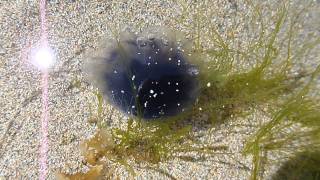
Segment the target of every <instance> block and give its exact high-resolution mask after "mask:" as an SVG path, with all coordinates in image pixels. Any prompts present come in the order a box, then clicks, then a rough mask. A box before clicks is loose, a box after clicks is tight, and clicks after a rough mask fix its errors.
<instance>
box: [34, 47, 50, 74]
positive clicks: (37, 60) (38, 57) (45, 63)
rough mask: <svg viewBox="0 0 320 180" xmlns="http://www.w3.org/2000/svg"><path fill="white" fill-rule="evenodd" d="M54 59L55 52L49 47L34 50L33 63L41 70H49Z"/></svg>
mask: <svg viewBox="0 0 320 180" xmlns="http://www.w3.org/2000/svg"><path fill="white" fill-rule="evenodd" d="M54 61H55V58H54V52H53V50H52V49H51V48H49V47H40V48H36V49H34V50H33V52H32V59H31V63H32V64H33V65H34V66H35V67H36V68H38V69H39V70H41V71H46V70H48V69H49V68H50V67H51V66H52V65H53V64H54Z"/></svg>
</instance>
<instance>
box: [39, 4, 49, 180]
mask: <svg viewBox="0 0 320 180" xmlns="http://www.w3.org/2000/svg"><path fill="white" fill-rule="evenodd" d="M40 18H41V41H40V46H43V47H48V44H49V43H48V35H47V20H46V0H40ZM48 79H49V73H48V70H47V69H45V70H43V71H42V78H41V86H42V106H43V107H42V116H41V137H40V160H39V161H40V162H39V163H40V169H39V174H40V175H39V179H40V180H45V179H46V177H47V173H48V162H47V159H48V157H47V153H48V149H49V142H48V121H49V108H48Z"/></svg>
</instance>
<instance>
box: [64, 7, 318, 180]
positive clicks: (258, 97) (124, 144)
mask: <svg viewBox="0 0 320 180" xmlns="http://www.w3.org/2000/svg"><path fill="white" fill-rule="evenodd" d="M179 3H180V5H181V7H183V11H182V12H183V13H182V15H181V17H179V18H177V22H178V23H180V24H183V23H184V21H185V19H184V17H186V16H189V15H190V14H192V15H191V16H192V18H193V20H194V21H193V23H194V24H192V25H188V26H187V27H188V28H190V29H192V30H191V31H190V32H191V34H187V36H190V37H191V39H192V41H193V42H194V47H193V52H192V54H193V56H194V57H196V58H194V59H197V61H196V62H194V63H196V64H197V65H198V66H199V68H200V75H199V82H200V84H201V90H200V92H201V93H200V97H199V99H198V101H197V102H196V103H195V104H194V106H193V107H192V109H190V110H189V111H186V112H184V113H182V114H180V115H178V116H176V117H173V118H169V119H166V120H164V121H163V120H159V121H152V122H145V121H143V120H141V119H140V118H135V119H133V118H130V119H129V120H128V124H127V126H126V128H109V127H107V126H106V124H105V123H104V119H105V118H107V117H106V116H104V115H103V113H102V111H103V110H102V108H103V105H102V102H103V100H102V96H101V94H99V93H96V95H97V98H98V102H99V103H98V113H97V115H96V116H95V117H94V118H93V119H95V122H97V124H98V127H99V130H98V132H97V134H96V135H95V136H94V138H92V139H89V140H87V141H85V142H84V143H83V145H82V152H83V155H84V157H85V159H86V161H87V162H88V163H89V164H90V165H92V166H93V167H92V169H91V170H90V171H88V173H87V174H76V175H70V176H67V175H65V176H66V177H68V178H70V179H73V178H77V177H84V179H86V178H87V179H90V178H91V177H95V178H96V177H105V176H106V175H105V174H106V172H105V171H102V170H100V169H102V168H101V167H105V162H104V161H103V160H102V159H103V158H107V159H108V160H110V161H112V162H115V163H118V164H121V165H124V166H125V167H126V168H127V169H128V171H129V172H130V173H131V174H133V175H134V174H135V173H134V170H133V168H132V167H131V165H130V163H129V162H131V160H133V161H134V162H135V163H137V164H139V163H147V164H149V165H150V167H153V165H154V164H158V163H159V162H163V161H166V160H169V159H170V158H174V157H177V156H178V157H179V156H180V154H179V153H188V152H197V153H203V154H210V155H214V154H215V153H216V152H217V151H219V150H223V149H227V148H228V147H209V146H206V145H204V144H198V143H197V141H196V138H195V137H193V124H192V123H191V122H190V121H194V119H196V117H198V116H200V115H201V114H207V115H208V117H209V121H208V122H206V123H208V124H210V125H211V127H215V126H217V125H218V124H221V123H225V122H226V121H227V120H229V119H230V117H240V116H242V117H243V116H244V117H245V116H246V115H248V114H250V113H252V111H251V110H252V109H255V110H258V111H261V113H263V114H264V115H265V116H266V117H267V118H268V119H269V120H268V121H267V122H266V123H262V124H261V125H260V126H259V128H258V130H257V131H256V133H255V134H254V135H252V137H250V138H249V139H248V140H247V142H246V144H245V148H244V150H243V153H244V155H251V156H252V157H253V158H252V173H251V178H252V179H262V178H263V168H262V167H263V166H264V165H265V164H268V156H267V155H266V154H267V153H268V152H289V153H291V154H292V156H294V155H295V154H297V153H298V155H300V154H301V153H304V152H306V150H307V149H310V148H313V149H317V150H319V149H320V142H319V139H320V112H319V108H320V107H319V106H320V105H319V103H318V102H319V96H318V95H317V94H316V93H315V90H316V89H317V87H315V85H316V84H317V82H316V80H317V78H318V74H319V71H320V68H319V67H317V68H314V69H313V70H312V69H311V70H307V71H298V72H297V71H295V70H294V68H295V67H296V65H297V64H299V62H300V61H302V60H303V58H305V56H306V55H307V54H308V53H309V52H311V51H312V49H313V48H315V47H316V46H318V45H319V44H320V39H319V38H315V39H311V40H306V41H305V42H304V43H302V44H303V46H302V47H300V46H298V45H297V44H296V41H300V40H299V39H296V38H297V37H298V33H297V30H296V29H297V27H298V23H299V22H300V21H301V17H302V16H303V14H304V13H305V12H307V11H308V9H307V7H306V6H304V8H303V9H300V10H299V9H295V7H290V6H289V4H290V1H283V2H281V3H280V5H279V6H278V8H277V11H276V13H275V15H273V16H272V17H270V18H269V19H270V21H267V22H266V21H265V20H264V19H263V17H262V16H263V7H262V6H259V4H254V3H253V2H251V1H248V2H247V4H248V5H249V6H251V8H252V9H253V12H254V15H253V16H255V17H252V19H251V20H252V22H250V23H252V26H254V25H255V24H258V27H259V28H257V29H255V30H253V31H255V32H256V33H257V38H255V39H252V41H250V43H249V44H248V45H247V46H245V47H241V48H240V47H236V48H235V47H234V46H232V43H230V42H233V41H232V40H234V37H233V36H227V37H223V36H222V35H221V34H220V33H219V32H218V31H217V30H216V27H215V26H214V25H212V23H210V22H209V19H208V18H207V17H206V16H204V14H208V12H207V11H210V9H206V8H205V7H207V5H206V4H205V2H203V3H201V2H198V3H196V4H195V5H189V4H188V3H187V2H184V1H179ZM311 6H312V4H311V5H310V7H311ZM189 11H193V13H191V12H189ZM209 14H210V13H209ZM203 26H208V27H207V28H208V29H209V31H207V32H204V31H203V30H202V28H203ZM269 26H270V27H273V28H268V27H269ZM204 39H209V40H210V41H211V42H212V45H211V46H209V47H206V45H205V42H204ZM191 59H192V57H191ZM238 62H243V63H246V62H250V63H251V64H253V65H251V66H246V67H245V68H243V67H241V65H239V64H238ZM293 71H295V72H296V73H292V72H293ZM199 109H201V110H199ZM110 111H112V113H113V112H114V110H110ZM296 127H298V128H296ZM180 157H181V159H184V160H188V159H190V158H186V157H187V156H180ZM314 162H316V161H310V166H305V167H304V168H308V167H313V166H312V165H314V164H313V163H314ZM109 173H110V172H109ZM164 174H165V175H168V176H169V177H170V174H168V173H166V172H164ZM89 177H90V178H89Z"/></svg>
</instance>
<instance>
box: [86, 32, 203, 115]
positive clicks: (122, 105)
mask: <svg viewBox="0 0 320 180" xmlns="http://www.w3.org/2000/svg"><path fill="white" fill-rule="evenodd" d="M181 37H182V36H181V35H180V34H178V33H177V32H174V31H170V30H167V29H165V28H157V29H148V30H146V31H144V32H142V33H140V34H138V35H135V34H130V33H122V34H120V38H119V40H111V41H110V40H109V41H108V43H106V44H105V46H104V47H102V50H101V51H100V52H99V53H96V54H95V56H91V58H89V59H88V60H87V61H86V63H85V65H84V70H85V72H86V74H87V77H88V79H89V80H90V81H92V82H93V83H94V84H95V85H96V86H97V87H98V88H99V89H100V91H101V92H102V93H103V95H104V97H105V98H106V99H107V100H108V101H109V102H110V103H111V104H113V105H114V106H116V107H117V108H118V109H119V110H121V111H123V112H124V113H127V114H129V115H133V116H139V117H141V118H143V119H156V118H166V117H171V116H175V115H177V114H179V113H181V112H183V111H185V110H186V109H187V108H190V107H191V105H192V104H193V103H194V101H195V100H196V98H197V96H198V89H199V87H198V86H199V85H198V78H197V74H198V73H197V72H198V70H197V67H196V66H195V65H194V64H192V63H191V59H189V57H188V56H187V55H186V54H190V52H189V51H190V48H189V47H188V46H190V43H189V42H188V41H186V40H184V39H182V38H181Z"/></svg>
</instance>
